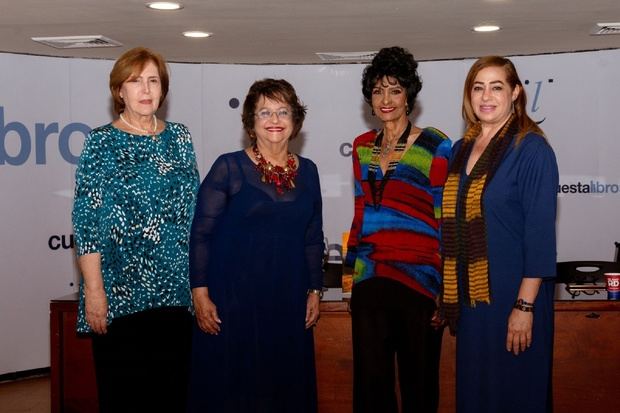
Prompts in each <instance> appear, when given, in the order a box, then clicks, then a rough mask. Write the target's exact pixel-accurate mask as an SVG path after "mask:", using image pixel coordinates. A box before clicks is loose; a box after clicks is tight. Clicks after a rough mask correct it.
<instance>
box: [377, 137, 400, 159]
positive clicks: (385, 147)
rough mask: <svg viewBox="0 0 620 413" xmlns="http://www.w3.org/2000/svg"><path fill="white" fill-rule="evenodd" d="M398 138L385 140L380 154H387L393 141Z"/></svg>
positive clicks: (390, 150)
mask: <svg viewBox="0 0 620 413" xmlns="http://www.w3.org/2000/svg"><path fill="white" fill-rule="evenodd" d="M397 141H398V139H396V138H394V139H392V140H391V141H388V140H387V139H386V140H385V146H384V147H383V149H381V156H387V155H388V154H389V153H390V152H392V149H393V148H394V142H397Z"/></svg>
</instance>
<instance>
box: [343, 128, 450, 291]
mask: <svg viewBox="0 0 620 413" xmlns="http://www.w3.org/2000/svg"><path fill="white" fill-rule="evenodd" d="M376 136H377V134H376V132H375V131H369V132H367V133H365V134H363V135H361V136H359V137H358V138H357V139H356V140H355V142H354V144H353V170H354V177H355V216H354V218H353V223H352V225H351V232H350V235H349V242H348V252H347V257H346V261H345V264H346V265H348V266H351V267H354V275H353V282H354V283H359V282H362V281H363V280H366V279H368V278H371V277H375V276H379V277H386V278H390V279H393V280H396V281H398V282H401V283H403V284H404V285H406V286H408V287H410V288H412V289H414V290H416V291H418V292H420V293H421V294H424V295H426V296H428V297H431V298H435V297H436V296H437V294H438V293H439V292H440V286H441V256H440V254H439V250H440V219H441V198H442V190H443V184H444V182H445V180H446V177H447V173H448V158H449V155H450V148H451V142H450V140H449V139H448V138H447V137H446V135H444V134H443V133H442V132H440V131H439V130H437V129H434V128H426V129H424V130H423V131H422V133H421V134H420V136H418V138H417V139H416V141H415V142H414V144H413V145H411V147H410V148H409V149H408V150H407V151H406V152H404V153H403V155H402V158H401V159H400V162H399V163H398V164H397V166H396V168H395V169H394V171H393V173H392V174H391V175H390V176H389V177H388V179H389V180H388V182H387V183H386V184H385V187H384V191H383V196H382V198H381V203H380V206H379V207H378V208H375V207H374V206H373V199H372V192H371V188H370V183H369V181H368V171H369V166H370V164H371V159H372V150H373V146H374V144H375V139H376ZM376 173H377V175H376V182H375V185H379V184H380V182H381V180H382V179H383V178H384V176H383V174H382V172H381V169H378V170H377V172H376Z"/></svg>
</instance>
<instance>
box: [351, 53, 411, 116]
mask: <svg viewBox="0 0 620 413" xmlns="http://www.w3.org/2000/svg"><path fill="white" fill-rule="evenodd" d="M417 68H418V62H416V61H415V59H414V58H413V55H412V54H411V53H409V51H408V50H407V49H403V48H402V47H398V46H393V47H384V48H383V49H381V50H379V53H377V54H376V55H375V57H374V58H373V59H372V62H371V63H370V64H369V65H368V66H366V68H365V69H364V74H363V75H362V93H363V94H364V99H365V100H366V102H367V103H368V104H369V105H371V106H372V89H373V88H374V87H375V84H376V83H377V80H380V79H383V78H384V77H386V76H389V77H393V78H394V79H396V80H398V83H399V84H400V85H401V86H402V87H404V88H405V89H406V90H407V104H408V105H409V108H413V104H414V102H415V98H416V97H417V96H418V93H419V92H420V90H421V89H422V79H420V76H418V72H417Z"/></svg>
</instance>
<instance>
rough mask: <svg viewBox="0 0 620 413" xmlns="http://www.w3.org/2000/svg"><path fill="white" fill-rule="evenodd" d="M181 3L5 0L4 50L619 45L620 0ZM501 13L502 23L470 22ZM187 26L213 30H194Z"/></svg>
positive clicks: (103, 54)
mask: <svg viewBox="0 0 620 413" xmlns="http://www.w3.org/2000/svg"><path fill="white" fill-rule="evenodd" d="M180 2H181V3H182V4H183V6H184V8H183V9H182V10H180V11H175V12H163V11H154V10H150V9H147V8H146V7H145V3H146V1H143V0H53V1H50V0H0V52H10V53H26V54H35V55H45V56H66V57H84V58H104V59H115V58H117V57H118V56H119V55H120V54H121V53H122V52H123V51H125V50H127V49H129V48H131V47H134V46H146V47H150V48H153V49H155V50H156V51H158V52H160V53H162V54H163V55H164V57H166V59H167V60H169V61H171V62H204V63H248V64H263V63H274V64H286V63H291V64H316V63H325V62H323V61H322V60H320V59H319V57H317V55H316V53H317V52H367V51H376V50H379V49H380V48H382V47H385V46H393V45H399V46H403V47H406V48H408V49H409V50H410V51H411V52H412V53H413V54H414V55H415V57H416V58H417V59H418V60H438V59H439V60H441V59H455V58H471V57H478V56H482V55H487V54H500V55H507V56H514V55H529V54H541V53H555V52H572V51H583V50H599V49H608V48H620V34H615V35H607V36H591V35H590V32H591V30H592V28H593V27H594V25H595V23H597V22H605V23H607V22H620V0H546V1H540V0H399V1H391V0H180ZM481 23H494V24H497V25H499V26H501V27H502V30H500V31H499V32H495V33H486V34H482V33H474V32H472V31H471V27H472V26H474V25H477V24H481ZM186 30H204V31H208V32H212V33H214V35H213V36H212V37H211V38H207V39H189V38H185V37H183V36H182V35H181V33H182V32H183V31H186ZM76 35H103V36H106V37H108V38H110V39H113V40H116V41H118V42H120V43H122V44H123V46H122V47H113V48H83V49H54V48H51V47H49V46H45V45H42V44H39V43H36V42H34V41H32V40H31V37H39V36H76Z"/></svg>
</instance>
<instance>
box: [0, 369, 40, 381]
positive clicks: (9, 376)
mask: <svg viewBox="0 0 620 413" xmlns="http://www.w3.org/2000/svg"><path fill="white" fill-rule="evenodd" d="M49 375H50V368H49V367H41V368H40V369H32V370H22V371H14V372H13V373H6V374H0V383H3V382H5V381H14V380H23V379H30V378H33V377H41V376H49Z"/></svg>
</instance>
